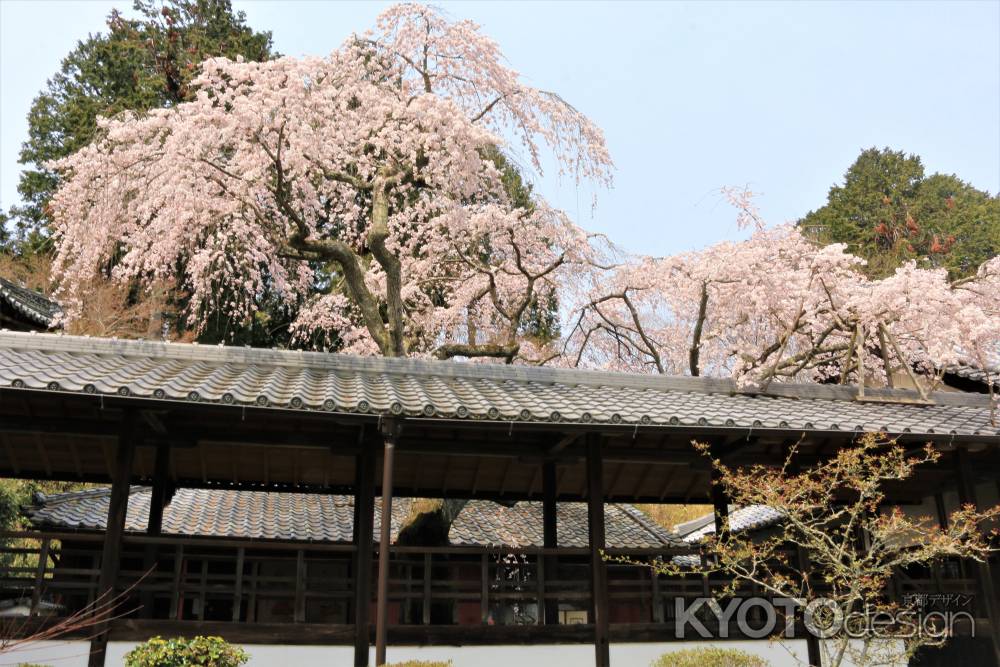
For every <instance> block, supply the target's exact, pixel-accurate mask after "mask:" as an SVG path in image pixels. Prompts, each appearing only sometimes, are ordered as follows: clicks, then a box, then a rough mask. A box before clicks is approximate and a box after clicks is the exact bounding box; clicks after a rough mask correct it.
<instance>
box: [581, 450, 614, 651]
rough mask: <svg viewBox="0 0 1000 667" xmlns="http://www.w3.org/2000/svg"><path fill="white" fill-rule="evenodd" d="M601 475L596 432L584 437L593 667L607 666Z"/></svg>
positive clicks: (602, 489)
mask: <svg viewBox="0 0 1000 667" xmlns="http://www.w3.org/2000/svg"><path fill="white" fill-rule="evenodd" d="M602 472H603V471H602V465H601V440H600V436H599V435H598V434H596V433H590V434H587V518H588V521H587V527H588V533H589V538H590V539H589V543H590V568H591V595H590V599H591V613H592V615H593V621H594V650H595V661H594V664H595V665H596V667H610V664H611V651H610V649H611V646H610V643H609V638H608V566H607V563H605V561H604V556H603V555H602V552H603V551H604V549H605V538H604V488H603V474H602Z"/></svg>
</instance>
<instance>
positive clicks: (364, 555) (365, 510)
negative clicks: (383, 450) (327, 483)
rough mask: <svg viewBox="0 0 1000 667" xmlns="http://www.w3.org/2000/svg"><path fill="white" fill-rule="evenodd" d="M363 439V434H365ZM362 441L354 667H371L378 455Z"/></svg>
mask: <svg viewBox="0 0 1000 667" xmlns="http://www.w3.org/2000/svg"><path fill="white" fill-rule="evenodd" d="M362 435H363V434H362ZM370 445H371V443H370V442H365V441H362V445H361V446H362V450H361V453H360V454H358V455H357V457H356V459H355V472H354V547H355V551H354V665H355V667H368V647H369V646H370V640H371V623H370V618H369V614H370V609H371V601H372V588H371V586H372V551H373V548H374V545H373V541H374V537H373V534H372V533H373V531H374V530H375V452H374V450H373V449H372V448H371V446H370Z"/></svg>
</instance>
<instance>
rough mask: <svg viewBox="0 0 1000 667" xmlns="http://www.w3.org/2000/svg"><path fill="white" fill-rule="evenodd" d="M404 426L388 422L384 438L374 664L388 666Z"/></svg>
mask: <svg viewBox="0 0 1000 667" xmlns="http://www.w3.org/2000/svg"><path fill="white" fill-rule="evenodd" d="M400 426H401V424H400V423H399V422H396V421H394V420H385V422H384V423H383V428H382V437H383V439H384V441H385V446H384V449H383V454H382V525H381V526H380V528H381V531H380V534H379V541H378V593H377V596H378V599H377V600H376V606H375V664H376V665H384V664H385V643H386V634H387V630H388V621H389V609H388V605H389V542H390V541H391V537H392V532H391V528H392V467H393V459H394V458H395V453H396V439H397V438H398V437H399V431H400Z"/></svg>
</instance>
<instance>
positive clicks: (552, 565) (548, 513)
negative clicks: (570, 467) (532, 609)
mask: <svg viewBox="0 0 1000 667" xmlns="http://www.w3.org/2000/svg"><path fill="white" fill-rule="evenodd" d="M556 492H557V489H556V462H555V461H546V462H545V463H543V464H542V546H544V547H545V548H546V549H555V548H556V547H558V546H559V537H558V522H557V516H558V505H557V504H556ZM544 560H545V563H544V565H543V567H544V571H545V573H546V576H547V577H548V579H549V581H552V580H554V579H556V578H557V574H558V572H559V569H558V568H559V563H558V561H557V560H556V557H555V556H546V557H545V559H544ZM538 604H539V606H540V607H541V609H539V612H540V613H539V617H540V618H541V619H542V622H543V623H545V625H558V623H559V601H558V600H555V599H553V598H552V597H551V596H550V595H548V594H546V593H545V590H544V587H543V589H542V596H541V597H540V599H539V600H538Z"/></svg>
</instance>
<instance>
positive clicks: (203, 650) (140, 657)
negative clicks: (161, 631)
mask: <svg viewBox="0 0 1000 667" xmlns="http://www.w3.org/2000/svg"><path fill="white" fill-rule="evenodd" d="M249 659H250V656H249V655H247V652H246V651H244V650H243V649H241V648H240V647H238V646H233V645H232V644H229V643H228V642H227V641H226V640H224V639H223V638H222V637H195V638H194V639H185V638H184V637H174V638H173V639H163V638H162V637H153V638H152V639H150V640H149V641H148V642H145V643H142V644H139V645H138V646H136V647H135V648H134V649H132V650H131V651H130V652H129V654H128V655H126V656H125V666H126V667H188V666H189V665H204V666H205V667H239V666H240V665H242V664H243V663H245V662H246V661H247V660H249Z"/></svg>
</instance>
